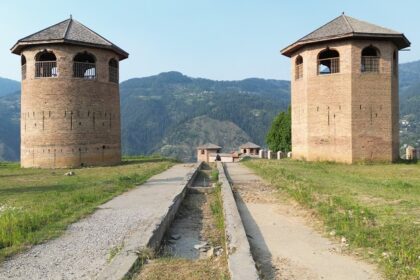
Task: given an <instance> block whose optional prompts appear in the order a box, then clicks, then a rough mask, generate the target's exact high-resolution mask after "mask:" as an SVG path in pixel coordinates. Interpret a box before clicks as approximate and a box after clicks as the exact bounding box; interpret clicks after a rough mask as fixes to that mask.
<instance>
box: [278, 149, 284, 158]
mask: <svg viewBox="0 0 420 280" xmlns="http://www.w3.org/2000/svg"><path fill="white" fill-rule="evenodd" d="M282 158H284V153H283V152H282V151H278V152H277V159H282Z"/></svg>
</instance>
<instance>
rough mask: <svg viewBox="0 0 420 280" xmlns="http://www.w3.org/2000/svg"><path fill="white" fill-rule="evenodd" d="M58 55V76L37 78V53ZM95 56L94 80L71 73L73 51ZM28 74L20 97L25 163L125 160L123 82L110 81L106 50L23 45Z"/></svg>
mask: <svg viewBox="0 0 420 280" xmlns="http://www.w3.org/2000/svg"><path fill="white" fill-rule="evenodd" d="M44 49H47V50H48V51H53V52H54V54H55V55H56V57H57V68H58V73H59V74H58V77H50V78H35V55H36V54H37V53H38V52H40V51H42V50H44ZM84 51H87V52H89V53H91V54H93V55H94V56H95V58H96V73H97V78H96V79H95V80H84V79H83V78H74V77H73V57H74V56H75V55H76V54H77V53H79V52H84ZM23 55H25V57H26V67H27V70H26V71H27V73H26V79H25V80H23V81H22V97H21V103H22V105H21V165H22V167H41V168H63V167H79V166H82V165H83V166H89V165H111V164H117V163H119V162H120V160H121V136H120V135H121V131H120V104H119V102H120V98H119V85H118V84H116V83H111V82H109V71H108V62H109V60H110V59H111V58H114V59H116V60H118V56H117V55H116V54H115V53H114V52H112V51H108V50H101V49H92V48H87V47H78V46H66V45H48V47H47V48H45V47H39V46H38V47H30V48H27V49H26V50H24V52H23Z"/></svg>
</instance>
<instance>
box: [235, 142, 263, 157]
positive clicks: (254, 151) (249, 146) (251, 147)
mask: <svg viewBox="0 0 420 280" xmlns="http://www.w3.org/2000/svg"><path fill="white" fill-rule="evenodd" d="M239 149H240V150H241V153H244V154H246V155H252V156H258V154H259V153H260V150H261V147H260V146H258V145H257V144H254V143H252V142H247V143H245V144H243V145H241V146H240V147H239Z"/></svg>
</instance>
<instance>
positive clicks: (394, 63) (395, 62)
mask: <svg viewBox="0 0 420 280" xmlns="http://www.w3.org/2000/svg"><path fill="white" fill-rule="evenodd" d="M392 73H393V74H394V75H395V76H398V53H397V51H394V54H393V55H392Z"/></svg>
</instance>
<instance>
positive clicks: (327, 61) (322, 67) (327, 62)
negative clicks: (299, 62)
mask: <svg viewBox="0 0 420 280" xmlns="http://www.w3.org/2000/svg"><path fill="white" fill-rule="evenodd" d="M339 72H340V54H339V53H338V51H336V50H330V49H326V50H323V51H322V52H320V53H319V54H318V75H327V74H334V73H339Z"/></svg>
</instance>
